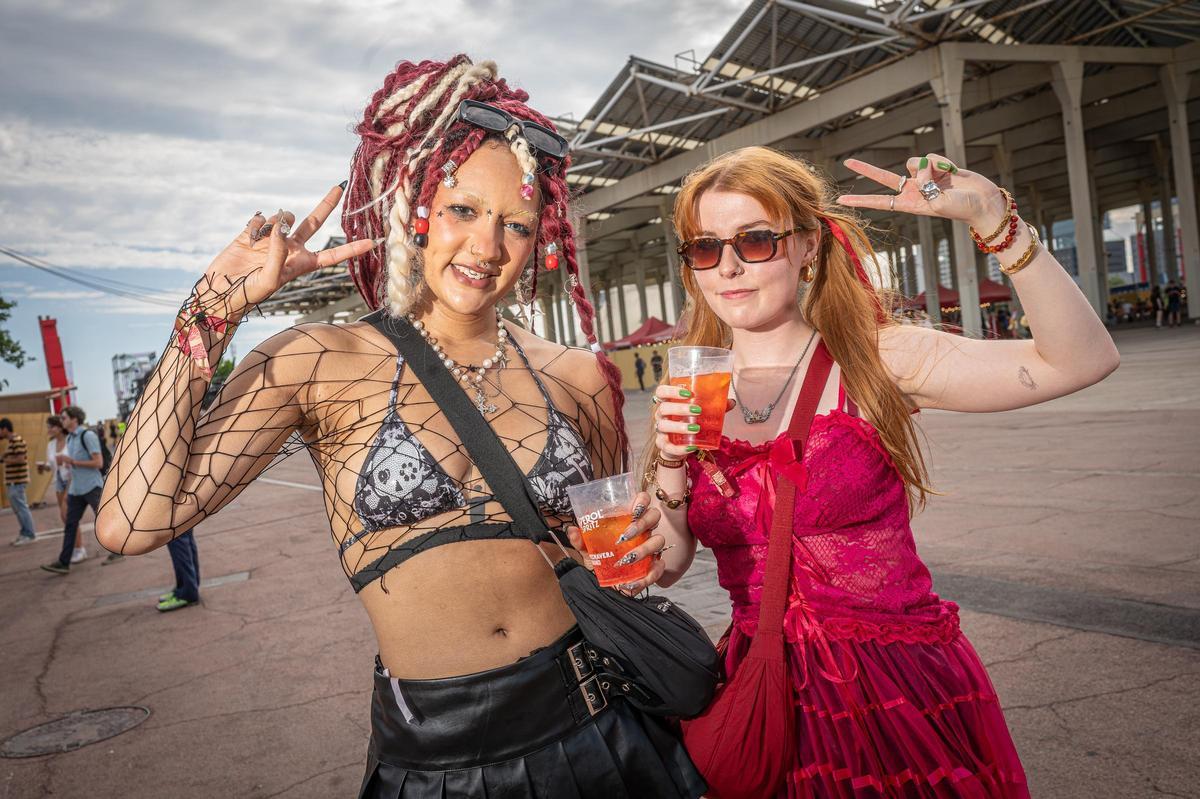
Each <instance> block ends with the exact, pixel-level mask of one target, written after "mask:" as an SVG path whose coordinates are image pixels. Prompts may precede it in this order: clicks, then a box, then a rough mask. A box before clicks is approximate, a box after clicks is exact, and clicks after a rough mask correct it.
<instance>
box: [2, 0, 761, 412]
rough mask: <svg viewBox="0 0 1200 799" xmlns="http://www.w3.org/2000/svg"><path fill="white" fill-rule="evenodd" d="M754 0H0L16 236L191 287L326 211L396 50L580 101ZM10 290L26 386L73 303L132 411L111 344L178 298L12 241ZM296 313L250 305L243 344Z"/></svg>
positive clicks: (76, 258)
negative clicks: (269, 237) (120, 293)
mask: <svg viewBox="0 0 1200 799" xmlns="http://www.w3.org/2000/svg"><path fill="white" fill-rule="evenodd" d="M745 5H746V3H745V0H687V2H673V1H672V2H667V1H666V0H661V1H658V2H649V1H648V0H590V2H586V3H565V2H553V0H521V1H520V2H515V1H514V0H439V2H427V1H426V0H419V1H418V0H393V1H388V0H320V2H317V0H289V2H286V3H283V2H274V1H273V0H272V1H269V2H259V3H254V4H246V3H235V2H230V0H212V1H210V2H205V3H183V2H170V3H162V2H157V3H153V2H149V1H148V0H142V1H141V2H138V1H136V0H131V1H126V0H69V1H67V2H64V1H62V0H37V1H36V2H25V1H24V0H0V15H2V18H3V20H4V22H3V25H2V26H0V75H3V78H2V79H0V246H4V247H9V248H11V249H14V250H17V251H19V252H23V253H27V254H31V255H35V256H38V257H40V258H42V259H45V260H46V261H48V262H50V263H52V264H54V265H56V266H60V267H64V268H67V269H69V270H71V271H72V272H75V273H77V274H80V275H82V276H84V277H85V278H86V276H87V275H89V274H92V275H101V276H103V277H104V278H106V279H109V280H119V281H124V282H125V283H129V284H133V285H136V286H140V287H144V290H145V291H146V292H147V294H152V295H158V296H162V295H163V294H165V295H167V296H170V297H172V298H178V300H179V301H182V298H183V296H184V295H185V294H186V292H187V291H188V289H189V288H190V287H191V285H192V283H193V282H194V281H195V279H196V278H197V277H198V276H199V274H200V273H201V272H202V271H203V269H204V267H205V266H206V265H207V263H208V261H209V260H210V259H211V257H212V255H213V254H215V253H216V252H217V251H218V250H220V248H221V247H223V246H224V244H225V243H226V242H227V241H228V240H229V239H230V238H231V237H232V236H233V235H234V234H235V233H236V232H237V231H238V230H239V229H240V228H241V226H242V225H243V224H244V222H245V220H246V218H247V216H248V215H249V214H250V213H252V212H253V211H255V210H259V209H262V210H266V211H267V212H268V213H270V212H271V211H272V210H274V209H276V208H280V207H286V208H288V209H291V210H296V211H303V210H307V209H308V208H309V207H311V206H312V205H313V204H314V203H315V202H316V200H317V199H318V198H319V197H320V196H321V195H322V194H323V193H324V192H325V191H326V190H327V189H328V188H329V187H330V186H332V185H333V184H335V183H338V182H339V181H341V180H343V179H345V177H346V176H347V173H348V166H349V162H350V156H351V154H352V153H353V150H354V146H355V138H354V136H353V135H352V134H351V133H350V129H351V127H352V126H353V124H354V123H355V122H356V120H357V118H359V117H360V115H361V112H362V108H363V107H364V105H365V104H366V101H367V99H368V98H369V97H370V95H371V94H372V93H373V92H374V91H375V90H376V89H377V88H378V87H379V85H381V84H382V80H383V77H384V76H385V75H386V74H387V73H388V72H389V71H390V70H391V68H392V66H393V65H394V63H395V62H396V61H399V60H402V59H412V60H418V59H421V58H444V57H446V56H448V55H450V54H453V53H455V52H458V51H466V52H468V53H470V54H471V55H472V56H473V57H474V58H476V59H477V60H479V59H483V58H491V59H493V60H495V61H497V62H498V64H499V65H500V69H501V72H502V74H504V75H505V76H506V77H507V78H508V79H509V80H510V82H512V83H515V84H517V85H519V86H522V87H524V88H525V89H526V90H528V91H529V93H530V94H531V95H532V100H533V103H534V105H535V106H536V107H537V108H539V109H540V110H541V111H543V112H545V113H548V114H550V115H559V114H567V113H571V114H574V115H575V116H576V117H579V116H581V115H582V114H583V113H584V112H585V111H586V110H587V109H588V108H589V107H590V106H591V104H592V102H593V100H594V99H595V98H596V97H597V96H598V95H599V93H600V92H601V91H602V89H603V88H604V87H605V86H606V85H607V84H608V83H609V81H610V80H611V79H612V78H613V76H614V75H615V74H616V72H617V70H618V69H619V68H620V67H621V65H622V64H623V63H624V62H625V59H626V58H627V57H628V56H629V55H630V54H637V55H638V56H641V57H644V58H650V59H653V60H658V61H663V62H665V63H671V62H672V59H673V57H674V54H675V53H678V52H681V51H684V50H689V49H694V50H695V51H696V53H697V54H698V55H700V56H704V55H707V54H708V52H709V51H710V50H711V49H712V47H713V46H714V45H715V44H716V42H717V41H718V39H719V38H720V37H721V35H722V34H723V33H724V32H725V31H726V30H727V29H728V27H729V26H730V24H731V23H732V22H733V21H734V20H735V19H736V18H737V16H738V15H739V14H740V13H741V11H742V9H743V8H745ZM335 217H336V214H335ZM334 232H337V231H336V228H335V226H334V225H333V224H329V225H327V228H326V230H324V231H322V233H321V234H318V236H317V237H316V238H317V240H318V241H323V240H324V236H325V235H326V234H330V233H334ZM93 270H94V271H93ZM0 296H3V297H5V298H6V299H10V300H15V301H16V302H17V303H19V304H18V307H17V308H16V309H15V310H14V315H13V319H12V320H10V323H9V330H10V332H11V333H12V334H13V335H14V336H16V337H17V338H18V340H19V341H20V342H21V343H22V344H23V345H24V347H25V349H26V351H27V352H28V353H30V354H31V355H33V356H35V360H33V361H32V362H30V363H27V364H26V366H25V367H24V368H23V369H20V370H18V369H14V368H13V367H11V366H8V365H7V364H5V365H0V377H3V378H4V379H7V380H8V382H9V385H8V388H7V389H5V390H6V391H10V392H11V391H31V390H35V389H40V388H45V387H47V386H48V385H49V381H48V378H47V376H46V369H45V363H44V361H43V359H42V353H41V338H40V334H39V332H38V325H37V317H38V316H39V315H49V316H53V317H55V318H57V319H58V331H59V335H60V337H61V338H62V342H63V352H64V356H65V357H66V359H67V361H68V362H69V363H70V365H71V369H72V374H73V377H74V380H75V382H76V383H77V384H78V385H79V386H80V390H79V394H78V400H79V402H80V404H81V405H83V406H84V408H85V409H87V410H88V412H89V414H90V415H91V416H93V417H94V418H99V417H105V416H110V415H112V414H113V413H115V410H116V400H115V397H114V394H113V389H112V367H111V360H112V356H113V355H114V354H116V353H130V352H145V351H159V350H161V348H162V346H163V344H164V343H165V341H166V339H167V336H168V333H169V330H170V324H171V319H172V318H173V316H174V309H173V308H172V307H169V306H167V305H163V304H157V305H156V304H148V303H145V302H138V301H134V300H127V299H122V298H118V297H114V296H111V295H107V294H101V293H99V292H95V291H91V290H89V289H87V288H85V287H82V286H80V285H78V284H76V283H73V282H70V281H67V280H64V279H62V278H60V277H55V276H52V275H49V274H46V273H44V272H40V271H38V270H35V269H32V268H29V267H26V266H22V265H18V264H16V263H14V262H12V261H10V260H8V259H5V258H0ZM287 324H289V322H288V321H286V320H283V319H265V320H255V321H251V322H249V323H247V324H246V325H245V326H243V328H242V329H241V330H240V331H239V332H238V335H237V340H236V346H237V349H238V352H240V353H245V352H246V351H248V350H249V349H250V348H251V347H253V346H254V345H255V344H256V343H257V342H259V341H261V340H262V339H263V338H265V337H266V336H268V335H270V334H272V333H274V332H276V331H277V330H279V329H280V328H282V327H283V326H286V325H287Z"/></svg>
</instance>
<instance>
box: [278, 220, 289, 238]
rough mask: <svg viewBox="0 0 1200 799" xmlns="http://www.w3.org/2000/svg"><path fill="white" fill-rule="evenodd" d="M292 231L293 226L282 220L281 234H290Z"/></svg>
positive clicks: (280, 224) (280, 225)
mask: <svg viewBox="0 0 1200 799" xmlns="http://www.w3.org/2000/svg"><path fill="white" fill-rule="evenodd" d="M291 232H292V226H291V225H289V224H288V223H287V222H280V223H279V235H281V236H286V235H288V234H289V233H291Z"/></svg>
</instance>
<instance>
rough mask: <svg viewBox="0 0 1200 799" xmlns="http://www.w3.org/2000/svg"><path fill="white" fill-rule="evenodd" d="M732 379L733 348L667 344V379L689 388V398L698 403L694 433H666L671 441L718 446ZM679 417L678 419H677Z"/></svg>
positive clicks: (673, 442) (709, 446) (680, 443)
mask: <svg viewBox="0 0 1200 799" xmlns="http://www.w3.org/2000/svg"><path fill="white" fill-rule="evenodd" d="M732 379H733V352H732V351H731V350H727V349H723V348H721V347H671V349H669V350H667V380H668V382H669V383H670V384H671V385H673V386H680V387H681V388H686V389H687V390H688V391H691V392H692V397H691V402H692V404H693V405H699V406H700V417H699V418H698V419H696V420H695V423H696V424H698V425H700V432H698V433H670V434H668V437H669V439H670V441H671V443H672V444H676V445H679V446H687V445H689V444H691V445H693V446H695V447H696V448H697V449H718V448H719V447H720V446H721V431H722V430H723V429H724V428H725V411H726V408H727V407H728V405H729V382H730V381H731V380H732ZM681 421H682V420H681Z"/></svg>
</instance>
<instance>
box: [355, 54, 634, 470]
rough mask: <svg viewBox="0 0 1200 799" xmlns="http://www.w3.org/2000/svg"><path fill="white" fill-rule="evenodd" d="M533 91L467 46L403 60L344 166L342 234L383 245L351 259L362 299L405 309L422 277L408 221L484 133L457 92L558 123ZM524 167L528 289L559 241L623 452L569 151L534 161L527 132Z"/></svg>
mask: <svg viewBox="0 0 1200 799" xmlns="http://www.w3.org/2000/svg"><path fill="white" fill-rule="evenodd" d="M528 99H529V95H528V94H527V93H526V92H524V91H522V90H521V89H514V88H511V87H510V86H509V85H508V84H507V83H506V82H505V80H504V79H503V78H500V77H498V76H497V74H496V65H495V64H494V63H493V62H491V61H484V62H481V63H479V64H475V63H473V62H472V61H471V59H469V58H468V57H467V56H465V55H462V54H460V55H456V56H454V57H453V58H451V59H449V60H448V61H445V62H439V61H422V62H421V63H419V64H414V63H412V62H409V61H401V62H400V63H399V64H398V65H397V66H396V69H395V70H393V72H392V73H391V74H390V75H388V76H387V78H386V79H385V80H384V83H383V88H381V89H380V90H379V91H377V92H375V94H374V96H373V97H372V98H371V102H370V104H368V106H367V108H366V111H365V112H364V113H363V119H362V122H360V123H359V125H358V127H357V129H356V131H357V133H358V135H359V136H360V137H361V141H360V143H359V145H358V150H357V151H356V152H355V153H354V160H353V162H352V164H351V168H350V183H349V186H348V188H347V190H346V198H345V201H344V204H343V209H344V210H343V212H342V229H343V230H344V231H345V232H346V237H347V240H350V241H353V240H355V239H363V238H372V239H378V238H383V237H385V238H386V240H387V247H386V254H381V252H380V248H376V249H374V250H371V251H370V252H368V253H366V254H364V255H360V256H358V257H357V258H354V259H352V260H351V262H350V275H351V277H352V278H353V280H354V285H355V286H356V287H357V288H358V291H359V293H360V294H362V296H363V299H365V300H366V301H367V305H368V306H369V307H371V308H372V309H374V308H378V307H380V306H381V305H384V304H386V305H387V307H388V310H389V311H390V312H391V313H392V314H395V315H402V314H404V313H405V312H406V311H407V310H408V308H409V307H410V306H411V304H412V302H413V301H414V300H415V299H416V296H417V291H418V289H419V286H420V281H421V275H420V270H419V266H420V261H421V257H420V249H419V248H418V247H416V246H415V244H413V241H412V234H411V232H410V230H409V220H410V219H411V217H412V214H413V212H414V211H415V209H416V208H417V207H418V206H422V205H423V206H425V207H429V205H430V204H431V203H432V201H433V196H434V194H435V193H436V191H437V184H438V180H439V179H440V177H441V175H442V174H443V173H442V166H443V165H444V164H446V163H447V162H448V161H453V162H454V163H455V164H457V165H461V164H463V163H465V162H466V160H467V159H468V158H470V156H471V154H472V153H474V152H475V151H476V150H477V149H479V147H480V146H481V145H482V144H483V142H484V141H485V140H486V139H487V138H488V136H489V132H488V131H485V130H483V129H481V128H477V127H475V126H474V125H470V124H468V123H466V122H461V121H459V119H458V106H459V104H460V103H461V102H462V101H463V100H479V101H482V102H486V103H490V104H492V105H494V106H496V107H498V108H502V109H503V110H505V111H507V112H508V113H509V114H511V115H512V116H513V117H517V118H520V119H524V120H526V121H529V122H536V123H537V124H540V125H544V126H545V127H548V128H550V129H554V125H553V123H551V122H550V120H549V119H547V118H546V117H544V116H542V115H541V114H539V113H538V112H537V111H534V110H533V109H532V108H530V107H529V106H528V105H527V104H526V101H527V100H528ZM511 149H512V151H513V155H514V156H515V157H516V158H517V161H518V163H520V164H521V167H522V171H526V172H532V173H533V174H534V175H535V176H536V185H537V187H538V189H539V191H540V196H541V200H542V209H541V214H540V218H539V221H538V241H537V247H536V249H535V252H534V256H533V257H534V276H533V282H532V288H533V291H534V292H535V293H536V291H537V271H538V268H539V267H541V266H542V264H540V263H538V254H539V253H544V251H545V248H546V245H547V244H549V243H551V242H560V243H561V246H562V256H563V261H564V262H565V265H566V268H567V272H568V273H569V274H570V275H572V276H574V280H571V281H569V283H571V284H572V285H571V299H572V300H573V302H574V304H575V308H576V310H578V311H579V326H580V328H581V329H582V330H583V333H584V335H585V336H586V337H587V341H588V343H589V344H590V345H591V348H592V350H593V351H595V353H596V359H597V360H598V361H599V365H600V371H601V373H602V374H603V375H604V378H605V380H606V381H607V383H608V385H609V388H610V389H611V391H612V395H613V404H614V406H615V410H616V421H615V423H616V428H617V436H618V442H617V445H618V448H619V449H620V451H621V453H622V462H623V463H627V461H628V450H629V439H628V436H627V434H626V432H625V421H624V417H623V414H622V412H621V409H622V407H623V406H624V404H625V394H624V392H623V391H622V388H621V373H620V371H619V370H618V369H617V367H616V365H615V364H613V363H612V361H610V360H609V359H608V357H607V356H606V355H605V354H604V352H603V350H601V349H600V345H599V342H598V340H597V337H596V332H595V316H596V314H595V309H594V308H593V307H592V303H591V302H590V301H589V300H588V298H587V294H586V292H585V291H584V287H583V281H582V280H581V279H580V278H579V262H578V260H577V259H576V247H575V230H574V227H573V226H572V225H571V223H570V221H569V219H568V213H567V203H568V201H569V198H570V189H569V188H568V186H567V180H566V175H567V167H568V166H569V165H570V159H569V158H564V159H563V160H562V161H558V162H556V161H553V160H551V159H546V163H547V165H546V166H545V167H544V168H539V166H538V162H537V160H536V159H535V157H534V155H533V153H532V152H531V151H530V148H529V144H528V142H526V141H525V140H524V137H522V136H517V137H515V139H514V140H513V142H512V144H511Z"/></svg>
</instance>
